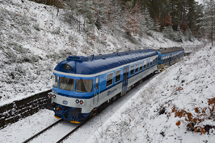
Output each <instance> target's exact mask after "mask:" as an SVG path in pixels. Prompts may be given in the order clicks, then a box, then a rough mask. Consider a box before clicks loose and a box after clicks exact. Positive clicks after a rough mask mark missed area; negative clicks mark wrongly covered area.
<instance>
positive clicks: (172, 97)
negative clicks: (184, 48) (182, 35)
mask: <svg viewBox="0 0 215 143" xmlns="http://www.w3.org/2000/svg"><path fill="white" fill-rule="evenodd" d="M214 55H215V47H212V48H211V47H210V46H206V47H203V48H202V49H200V50H198V51H196V52H195V51H194V53H192V54H191V56H190V57H185V58H184V60H183V61H181V62H179V63H177V64H175V65H173V66H171V67H170V68H168V69H167V70H166V71H164V72H162V73H161V74H160V75H158V76H157V77H156V78H154V79H153V80H152V81H151V82H150V83H148V84H147V85H146V86H145V87H144V88H142V89H141V91H139V92H138V93H136V95H135V96H133V97H132V99H131V100H130V101H128V102H127V103H126V105H124V106H123V107H121V108H120V109H119V110H118V111H117V112H116V113H115V114H114V115H112V117H110V118H109V119H108V121H107V122H106V123H104V124H103V125H102V127H100V129H98V131H97V133H95V135H94V136H92V138H91V139H90V140H89V141H88V142H97V143H100V142H101V143H103V142H105V143H112V142H123V143H126V142H138V143H142V142H148V143H158V142H159V143H161V142H163V143H173V142H178V143H180V142H183V143H188V142H189V143H206V142H207V143H213V142H214V140H215V129H211V130H210V131H209V134H208V133H207V132H206V133H205V134H204V131H205V130H204V131H202V133H201V132H198V130H200V131H201V128H200V127H202V128H204V126H206V125H210V126H214V127H215V120H214V119H215V111H214V105H215V102H214V101H213V104H210V105H209V102H208V101H209V99H212V98H215V90H214V87H215V72H214V67H215V59H214ZM176 110H177V111H176ZM180 114H181V115H180ZM179 121H180V122H179ZM189 123H196V124H195V125H194V127H196V128H195V129H196V131H197V132H196V133H195V132H192V131H189V129H188V127H190V126H189V125H190V124H189Z"/></svg>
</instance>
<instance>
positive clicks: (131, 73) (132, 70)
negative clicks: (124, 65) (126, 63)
mask: <svg viewBox="0 0 215 143" xmlns="http://www.w3.org/2000/svg"><path fill="white" fill-rule="evenodd" d="M133 74H134V65H133V66H131V69H130V75H133Z"/></svg>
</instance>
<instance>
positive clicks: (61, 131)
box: [0, 77, 154, 143]
mask: <svg viewBox="0 0 215 143" xmlns="http://www.w3.org/2000/svg"><path fill="white" fill-rule="evenodd" d="M153 78H154V77H152V78H151V79H153ZM151 79H148V80H146V81H144V82H143V83H142V84H140V85H138V86H137V87H135V88H134V89H132V90H131V91H130V92H128V93H127V94H126V95H124V96H123V97H121V98H120V99H119V100H116V101H115V102H114V103H113V104H111V105H110V106H108V107H107V108H106V109H105V110H104V111H103V112H101V113H100V114H98V115H97V116H95V117H94V118H92V119H91V120H90V121H88V122H87V123H86V124H85V125H84V126H82V127H81V128H80V129H79V130H78V131H76V132H75V133H74V134H72V135H71V136H70V137H69V139H67V140H65V142H68V143H71V140H72V142H75V143H82V142H86V141H87V140H88V139H90V137H91V136H93V135H94V133H95V132H96V131H97V129H98V128H99V127H101V126H102V124H103V123H104V122H106V121H107V120H108V118H109V117H110V116H111V115H113V114H114V113H115V112H116V111H117V110H118V109H119V108H121V107H122V106H123V105H124V104H126V103H127V101H129V100H130V99H131V98H132V96H133V95H135V93H136V92H137V91H139V90H140V89H142V88H143V87H144V86H145V85H146V84H147V83H148V81H150V80H151ZM56 121H57V119H56V118H54V112H53V111H49V110H47V109H44V110H40V112H38V113H36V114H34V115H33V116H30V117H27V118H24V119H22V120H20V121H18V122H16V123H14V124H11V125H9V126H7V127H6V128H4V129H2V130H0V134H1V136H0V143H9V142H11V143H16V142H23V141H25V140H26V139H28V138H29V137H31V136H32V135H34V134H36V133H37V132H39V131H41V130H42V129H44V128H45V127H47V126H49V125H51V124H52V123H54V122H56ZM75 126H76V125H74V124H71V123H69V122H62V123H60V124H58V125H56V126H54V127H53V128H51V129H49V130H48V131H47V132H44V133H43V134H42V135H41V136H38V137H37V138H36V139H34V140H32V141H31V142H32V143H47V142H48V143H51V142H53V143H54V142H56V141H57V140H59V139H60V138H62V137H63V136H64V135H66V134H67V133H68V132H70V131H71V130H72V129H73V128H74V127H75Z"/></svg>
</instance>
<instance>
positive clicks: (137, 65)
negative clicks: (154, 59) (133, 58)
mask: <svg viewBox="0 0 215 143" xmlns="http://www.w3.org/2000/svg"><path fill="white" fill-rule="evenodd" d="M138 69H139V64H136V69H135V73H137V72H138Z"/></svg>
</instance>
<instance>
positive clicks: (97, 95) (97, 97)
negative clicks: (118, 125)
mask: <svg viewBox="0 0 215 143" xmlns="http://www.w3.org/2000/svg"><path fill="white" fill-rule="evenodd" d="M99 93H100V87H99V76H97V77H96V82H95V89H94V98H93V103H94V104H96V103H98V102H99Z"/></svg>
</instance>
